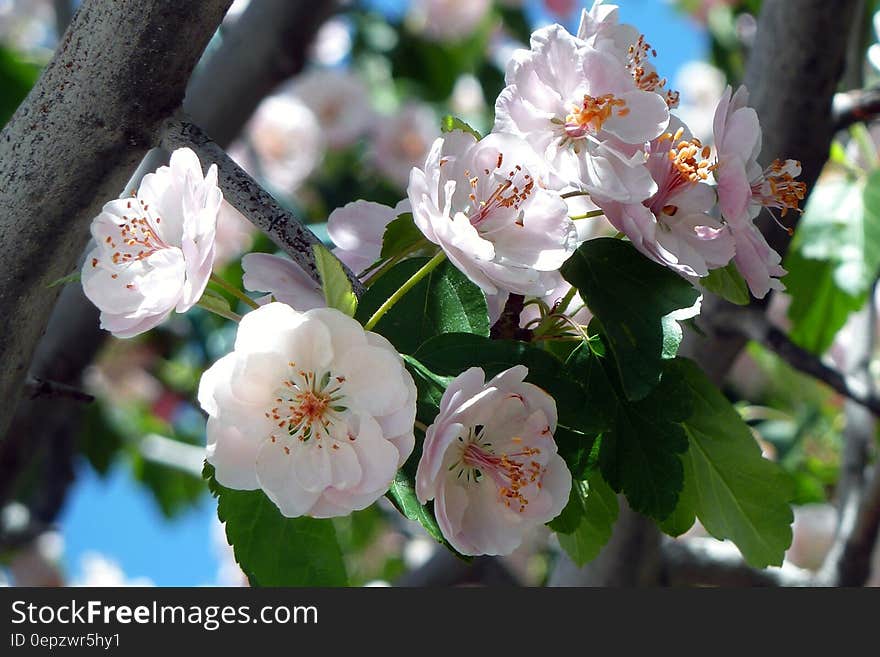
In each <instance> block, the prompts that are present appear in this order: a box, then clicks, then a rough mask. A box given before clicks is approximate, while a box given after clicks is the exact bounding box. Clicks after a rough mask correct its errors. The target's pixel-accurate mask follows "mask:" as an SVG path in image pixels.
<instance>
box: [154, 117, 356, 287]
mask: <svg viewBox="0 0 880 657" xmlns="http://www.w3.org/2000/svg"><path fill="white" fill-rule="evenodd" d="M161 145H162V147H163V148H165V149H166V150H174V149H175V148H181V147H184V146H186V147H189V148H192V149H193V150H194V151H195V152H196V153H198V155H199V159H200V160H201V161H202V162H203V163H207V162H212V163H214V164H216V165H217V169H218V172H219V185H220V189H222V190H223V196H224V198H225V199H226V200H227V201H229V203H231V204H232V205H233V206H234V207H235V208H236V209H237V210H238V211H239V212H241V213H242V214H243V215H244V216H245V217H247V218H248V219H249V220H250V221H251V223H253V224H254V225H255V226H256V227H257V228H259V229H260V230H262V231H263V232H264V233H266V235H268V236H269V238H271V240H272V241H273V242H275V244H276V245H278V247H279V248H280V249H282V250H283V251H284V252H285V253H287V255H289V256H290V257H291V259H293V261H294V262H296V263H297V264H298V265H299V266H300V267H302V268H303V269H304V270H305V271H306V273H308V274H309V276H310V277H311V278H312V279H313V280H314V281H316V282H320V280H321V279H320V277H319V275H318V269H317V267H316V266H315V257H314V253H313V252H312V246H313V245H315V244H320V243H321V241H320V240H319V239H318V238H317V237H315V234H314V233H312V231H310V230H309V229H308V228H307V227H306V226H305V225H304V224H302V223H300V222H299V221H298V220H297V219H296V218H295V217H294V216H293V215H292V214H291V213H290V211H289V210H286V209H285V208H284V207H282V206H281V205H280V204H279V203H278V202H277V201H276V200H275V199H274V198H273V197H272V195H271V194H269V193H268V192H267V191H266V190H264V189H263V188H262V187H261V186H260V184H259V183H258V182H257V181H256V180H254V179H253V178H251V177H250V175H248V173H247V172H245V170H244V169H242V168H241V167H240V166H238V165H237V164H236V163H235V162H234V161H233V160H232V158H230V157H229V156H228V155H227V154H226V151H224V150H223V149H222V148H220V146H219V145H218V144H217V143H216V142H214V141H212V140H211V138H210V137H208V136H207V135H206V134H205V133H204V131H203V130H202V129H201V128H199V127H198V126H197V125H195V124H194V123H192V122H191V121H189V120H187V119H186V118H185V117H182V116H178V117H176V118H174V119H172V120H171V121H169V122H168V124H167V125H166V127H165V129H164V130H163V131H162V138H161ZM340 264H341V263H340ZM342 267H343V269H344V270H345V272H346V274H348V278H349V280H350V281H351V284H352V288H353V289H354V293H355V294H356V295H357V296H361V295H362V294H363V291H364V287H363V284H362V283H361V282H360V280H358V277H357V275H355V274H354V273H353V272H351V271H350V270H349V269H348V268H347V267H346V266H345V265H342Z"/></svg>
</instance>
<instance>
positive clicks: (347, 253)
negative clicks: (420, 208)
mask: <svg viewBox="0 0 880 657" xmlns="http://www.w3.org/2000/svg"><path fill="white" fill-rule="evenodd" d="M409 211H410V206H409V201H408V200H406V199H404V200H402V201H400V203H398V204H397V205H396V206H395V207H393V208H391V207H388V206H387V205H382V204H381V203H374V202H373V201H362V200H358V201H353V202H351V203H348V204H346V205H344V206H342V207H341V208H336V209H335V210H334V211H333V212H331V213H330V216H329V217H328V218H327V233H328V234H329V235H330V239H331V240H333V243H334V244H335V245H336V248H335V249H333V255H335V256H336V257H337V258H339V259H340V260H341V261H342V262H344V263H345V264H346V265H347V266H348V268H349V269H351V270H352V271H353V272H354V273H355V274H360V273H361V272H363V271H364V270H366V269H367V268H369V267H370V265H373V264H375V263H376V261H377V260H378V259H379V256H380V255H381V253H382V238H383V237H384V235H385V228H386V227H387V226H388V224H389V223H391V222H392V221H394V220H395V219H396V218H397V217H398V216H399V215H401V214H403V213H405V212H409Z"/></svg>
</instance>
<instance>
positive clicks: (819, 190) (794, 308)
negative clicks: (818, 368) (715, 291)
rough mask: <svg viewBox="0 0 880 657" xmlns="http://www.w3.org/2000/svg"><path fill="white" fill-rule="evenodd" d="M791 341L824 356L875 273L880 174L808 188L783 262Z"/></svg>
mask: <svg viewBox="0 0 880 657" xmlns="http://www.w3.org/2000/svg"><path fill="white" fill-rule="evenodd" d="M785 268H786V269H787V270H788V272H789V273H788V275H787V276H786V277H785V279H784V282H785V285H786V287H787V292H788V294H789V295H790V296H791V297H792V303H791V305H790V306H789V310H788V316H789V319H791V322H792V328H791V338H792V340H793V341H795V342H796V343H797V344H799V345H800V346H802V347H804V348H805V349H808V350H810V351H812V352H813V353H816V354H821V353H824V352H825V351H826V350H827V349H828V347H829V346H830V345H831V342H832V341H833V339H834V336H835V335H836V334H837V332H838V331H839V330H840V328H841V327H842V326H843V325H844V324H845V323H846V320H847V318H848V317H849V315H850V314H851V313H852V312H854V311H856V310H858V309H859V308H861V306H862V305H863V304H864V302H865V300H866V299H867V295H868V293H869V291H870V288H871V285H872V284H873V281H874V278H875V277H876V275H877V272H878V269H880V170H878V171H874V172H872V173H871V174H870V175H869V176H868V178H867V179H866V180H853V179H847V178H835V179H832V180H830V181H828V182H823V183H820V184H818V185H817V186H816V188H815V189H814V190H813V192H812V194H811V195H810V199H809V201H808V203H807V205H806V208H805V209H804V214H803V215H802V216H801V218H800V220H799V222H798V228H797V232H796V233H795V237H794V240H793V242H792V247H791V249H790V251H789V255H788V257H787V258H786V261H785Z"/></svg>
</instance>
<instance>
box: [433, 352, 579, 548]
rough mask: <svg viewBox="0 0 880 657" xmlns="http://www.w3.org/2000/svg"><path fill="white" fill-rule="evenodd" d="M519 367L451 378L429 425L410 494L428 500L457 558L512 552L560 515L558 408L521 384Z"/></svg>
mask: <svg viewBox="0 0 880 657" xmlns="http://www.w3.org/2000/svg"><path fill="white" fill-rule="evenodd" d="M527 374H528V369H526V367H524V366H522V365H517V366H516V367H512V368H511V369H509V370H506V371H505V372H502V373H501V374H499V375H498V376H496V377H495V378H494V379H492V380H491V381H489V382H488V383H486V382H485V374H484V372H483V370H481V369H480V368H478V367H473V368H471V369H469V370H467V371H466V372H464V373H462V374H461V375H459V376H458V377H456V378H455V379H454V380H453V381H452V383H450V384H449V387H448V388H447V389H446V392H445V393H444V394H443V398H442V400H441V402H440V412H439V413H438V414H437V418H436V420H435V421H434V423H433V424H432V425H431V426H430V427H428V430H427V432H426V434H425V443H424V447H423V451H422V458H421V460H420V461H419V465H418V470H417V472H416V495H417V496H418V498H419V501H421V502H422V503H423V504H424V503H426V502H428V501H429V500H434V512H435V513H436V515H437V523H438V525H439V526H440V531H441V532H443V536H445V537H446V540H448V541H449V543H450V544H451V545H452V546H453V547H454V548H455V549H456V550H458V551H459V552H461V553H462V554H469V555H478V554H495V555H504V554H510V553H511V552H513V550H515V549H516V548H517V547H518V546H519V544H520V543H521V542H522V540H523V537H524V535H525V534H526V533H527V532H529V531H531V530H532V529H534V528H535V527H537V526H539V525H542V524H544V523H546V522H549V521H550V520H552V519H553V518H555V517H556V516H558V515H559V513H560V512H561V511H562V509H563V508H564V507H565V505H566V503H567V502H568V495H569V492H570V491H571V473H569V471H568V467H567V466H566V465H565V461H563V460H562V457H560V456H559V454H558V453H557V451H556V442H555V440H554V439H553V432H554V431H555V430H556V402H555V401H554V400H553V398H552V397H551V396H550V395H548V394H547V393H546V392H544V391H543V390H541V389H540V388H538V387H537V386H534V385H532V384H530V383H525V382H524V381H523V379H524V378H525V377H526V375H527Z"/></svg>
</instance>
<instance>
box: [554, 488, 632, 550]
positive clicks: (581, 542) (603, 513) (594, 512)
mask: <svg viewBox="0 0 880 657" xmlns="http://www.w3.org/2000/svg"><path fill="white" fill-rule="evenodd" d="M569 507H573V508H569ZM618 511H619V507H618V503H617V496H616V495H615V494H614V491H613V490H611V488H610V487H609V486H608V484H607V483H605V480H604V479H602V476H601V475H600V474H599V473H594V474H593V475H592V476H590V478H589V479H588V480H587V481H585V482H583V481H576V482H574V484H573V485H572V488H571V498H570V499H569V503H568V506H566V508H565V509H564V510H563V512H562V515H561V516H560V517H559V518H557V520H560V519H562V518H563V516H566V515H567V517H566V518H565V520H564V524H567V525H568V527H571V529H570V530H569V531H565V529H566V528H567V527H564V526H563V529H558V528H557V527H559V526H560V525H563V523H562V522H560V523H557V520H554V521H553V522H551V523H550V527H551V529H554V530H555V531H556V532H557V534H556V537H557V538H558V539H559V545H560V546H561V547H562V549H563V550H565V551H566V553H567V554H568V556H569V557H571V560H572V561H574V563H575V564H577V565H578V566H583V565H584V564H586V563H588V562H590V561H592V560H593V559H595V558H596V556H597V555H598V554H599V552H600V551H601V550H602V548H603V547H604V546H605V544H606V543H607V542H608V540H609V539H610V538H611V531H612V529H613V528H614V523H615V522H616V521H617V514H618ZM575 520H576V522H574V521H575ZM554 523H556V526H554Z"/></svg>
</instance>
